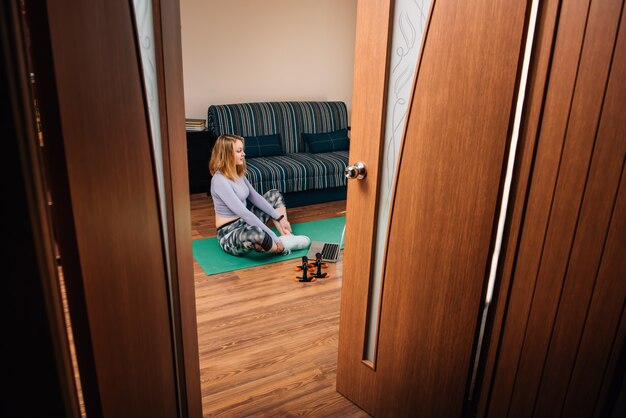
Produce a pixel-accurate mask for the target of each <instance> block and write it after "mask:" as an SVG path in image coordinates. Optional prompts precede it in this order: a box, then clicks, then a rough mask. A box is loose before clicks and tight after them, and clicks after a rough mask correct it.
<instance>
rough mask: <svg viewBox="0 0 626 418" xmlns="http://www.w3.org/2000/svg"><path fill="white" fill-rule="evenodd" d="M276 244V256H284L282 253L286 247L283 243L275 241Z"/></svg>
mask: <svg viewBox="0 0 626 418" xmlns="http://www.w3.org/2000/svg"><path fill="white" fill-rule="evenodd" d="M274 244H276V250H275V251H274V252H275V253H276V254H282V252H283V251H285V246H284V245H283V243H282V242H280V241H275V242H274Z"/></svg>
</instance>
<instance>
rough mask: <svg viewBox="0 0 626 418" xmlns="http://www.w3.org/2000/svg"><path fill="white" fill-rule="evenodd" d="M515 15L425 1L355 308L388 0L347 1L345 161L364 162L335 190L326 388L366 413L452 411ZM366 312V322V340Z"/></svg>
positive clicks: (465, 370)
mask: <svg viewBox="0 0 626 418" xmlns="http://www.w3.org/2000/svg"><path fill="white" fill-rule="evenodd" d="M528 7H529V6H528V2H526V1H521V2H512V1H492V0H477V1H470V2H457V1H453V0H433V2H432V5H431V12H430V17H429V20H428V24H427V27H426V30H425V35H424V40H423V43H422V50H421V56H420V59H419V61H418V67H417V72H416V77H415V84H414V87H413V95H412V102H411V105H410V108H409V113H408V118H407V124H406V127H405V134H404V138H403V145H402V147H401V152H400V160H399V165H398V169H397V172H396V180H395V184H394V193H393V199H392V203H391V210H390V222H389V227H388V230H387V237H386V244H385V246H386V251H385V263H384V268H383V276H382V286H381V290H380V292H381V294H380V303H379V305H378V306H372V307H368V300H369V299H371V295H370V292H371V291H372V290H371V289H372V286H371V283H370V276H371V275H372V265H373V264H374V263H373V260H372V254H373V248H374V236H375V232H374V230H375V225H374V224H375V219H376V210H377V209H376V207H375V205H374V204H373V202H376V200H377V199H376V196H377V192H378V182H379V173H380V169H379V160H380V155H381V154H380V153H381V146H380V143H381V137H382V132H383V126H384V123H385V121H384V117H383V115H384V108H385V97H386V96H385V92H386V88H385V84H386V79H387V60H388V57H389V51H388V50H389V23H390V17H391V16H392V15H393V13H392V2H391V1H389V0H378V1H360V2H359V3H358V11H357V36H356V53H355V77H354V95H353V111H352V122H351V125H352V141H351V151H350V163H352V164H354V163H355V162H356V161H362V162H364V163H365V165H366V167H367V176H366V177H365V178H364V179H362V180H354V181H351V182H350V185H349V188H348V205H347V214H348V215H347V228H346V230H347V233H346V250H345V254H344V276H343V277H344V282H343V293H342V303H341V324H340V337H339V360H338V370H337V389H338V391H339V392H341V393H342V394H344V395H345V396H346V397H348V398H349V399H351V400H352V401H354V402H355V403H356V404H357V405H359V406H360V407H362V408H363V409H365V410H366V411H368V412H369V413H371V414H373V415H375V416H377V417H383V416H390V417H399V416H410V415H417V416H422V417H458V416H461V413H462V412H463V409H464V405H465V399H466V398H467V390H468V389H467V388H468V386H469V380H470V378H471V367H472V360H473V350H474V342H475V336H476V332H477V324H478V318H479V313H480V312H479V311H480V308H481V304H482V302H481V301H482V296H483V293H484V289H485V284H486V276H487V273H486V272H487V271H488V265H489V259H490V255H491V247H492V237H493V235H494V231H495V225H496V223H497V222H496V221H497V219H496V218H497V212H498V209H499V195H500V189H501V182H502V180H501V178H502V174H503V168H504V167H505V164H506V158H507V150H508V144H509V136H510V130H511V126H512V114H513V111H514V108H515V101H516V85H517V81H518V74H519V71H520V67H521V60H522V52H523V47H524V42H525V36H524V35H525V26H526V20H527V15H528ZM372 310H373V311H374V312H375V314H376V315H374V316H373V318H377V319H375V321H376V324H375V325H377V326H376V327H374V328H375V329H376V331H375V332H374V333H373V334H372V333H370V335H371V336H373V338H371V339H368V338H366V330H367V329H368V325H369V324H368V319H367V318H368V313H369V312H371V311H372ZM369 321H370V322H371V321H372V320H371V319H370V320H369ZM372 344H373V347H372V346H371V345H372ZM367 345H369V347H368V346H367ZM367 352H373V353H374V354H373V356H371V357H368V356H366V355H365V353H367Z"/></svg>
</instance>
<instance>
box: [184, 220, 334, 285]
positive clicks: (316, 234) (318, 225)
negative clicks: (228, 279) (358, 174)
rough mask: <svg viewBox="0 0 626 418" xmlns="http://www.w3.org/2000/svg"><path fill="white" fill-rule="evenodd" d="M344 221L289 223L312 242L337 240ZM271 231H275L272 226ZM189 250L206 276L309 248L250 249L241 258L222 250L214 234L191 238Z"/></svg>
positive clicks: (302, 252) (299, 254)
mask: <svg viewBox="0 0 626 418" xmlns="http://www.w3.org/2000/svg"><path fill="white" fill-rule="evenodd" d="M345 224H346V217H345V216H340V217H337V218H329V219H322V220H320V221H311V222H304V223H301V224H292V225H291V228H292V229H293V234H294V235H306V236H307V237H309V238H311V241H327V242H339V241H340V240H341V233H342V232H343V227H344V225H345ZM274 231H276V230H275V229H274ZM192 249H193V256H194V258H195V259H196V261H197V262H198V264H200V267H202V270H204V272H205V273H206V274H207V276H210V275H212V274H217V273H224V272H226V271H233V270H239V269H247V268H250V267H256V266H261V265H263V264H270V263H277V262H279V261H283V260H291V259H294V258H301V257H302V256H305V255H306V253H307V252H308V249H304V250H298V251H293V252H292V253H291V254H289V255H276V254H268V253H259V252H256V251H250V252H249V253H248V254H247V255H245V256H243V257H235V256H234V255H230V254H228V253H226V252H224V250H222V248H221V247H220V246H219V244H218V243H217V238H216V237H212V238H204V239H198V240H194V241H192Z"/></svg>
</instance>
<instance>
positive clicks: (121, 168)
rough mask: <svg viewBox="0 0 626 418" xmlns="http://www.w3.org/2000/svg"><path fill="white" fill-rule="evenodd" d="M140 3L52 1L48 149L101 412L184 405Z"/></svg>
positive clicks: (170, 412) (74, 306)
mask: <svg viewBox="0 0 626 418" xmlns="http://www.w3.org/2000/svg"><path fill="white" fill-rule="evenodd" d="M131 7H132V2H89V3H84V2H64V3H63V4H59V3H58V2H47V13H48V15H47V18H48V23H49V25H50V28H49V29H50V34H49V42H50V45H49V48H50V51H51V52H50V54H51V57H53V59H50V61H49V62H48V63H46V64H48V65H51V64H53V65H54V66H53V68H52V69H50V68H48V67H46V66H45V65H42V62H39V64H40V65H39V66H38V68H39V70H40V71H41V73H43V72H44V68H45V72H47V74H46V77H54V78H53V79H47V80H46V81H48V82H47V83H42V85H41V86H40V88H41V93H42V102H45V103H42V124H43V130H44V141H45V143H46V148H45V150H46V153H47V154H48V156H49V157H50V162H51V166H50V169H51V170H50V184H51V190H52V201H53V203H54V205H53V212H54V215H55V222H56V225H55V226H56V228H57V233H58V237H57V238H58V242H59V248H60V253H61V260H62V267H63V273H64V277H65V282H66V285H67V293H68V303H69V307H70V313H71V318H72V325H73V327H74V331H75V335H76V352H77V358H78V362H79V368H80V373H81V378H82V379H83V395H84V399H85V406H86V410H87V414H88V415H89V416H95V417H97V416H176V415H177V413H178V406H177V393H176V377H175V371H174V354H173V352H172V333H171V323H170V317H169V306H170V305H169V300H168V292H167V289H168V284H167V272H166V260H165V252H164V239H163V235H162V226H161V221H160V214H159V207H158V198H157V189H156V178H155V177H156V173H155V167H154V163H153V158H154V157H153V154H152V145H151V137H150V127H149V124H148V123H149V122H148V120H149V119H148V108H147V104H146V102H145V100H144V88H143V76H142V71H141V65H140V57H139V55H138V54H139V52H138V48H137V47H136V45H137V40H136V38H135V31H134V27H133V22H134V18H133V13H132V11H131ZM68 10H71V13H68ZM40 39H41V40H42V42H43V40H44V39H45V38H40ZM38 46H39V47H40V48H41V49H42V50H43V49H45V48H46V47H48V45H43V44H40V45H38ZM38 75H39V72H38V73H37V76H38ZM43 79H44V78H43V74H42V80H43ZM38 80H39V79H38ZM52 127H56V128H57V129H51V128H52Z"/></svg>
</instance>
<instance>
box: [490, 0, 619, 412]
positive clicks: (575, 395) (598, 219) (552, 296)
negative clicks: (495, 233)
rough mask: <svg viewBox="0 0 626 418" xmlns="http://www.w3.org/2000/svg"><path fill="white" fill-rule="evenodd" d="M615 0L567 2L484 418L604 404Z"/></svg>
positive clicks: (613, 349) (609, 374)
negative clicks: (611, 0) (494, 371)
mask: <svg viewBox="0 0 626 418" xmlns="http://www.w3.org/2000/svg"><path fill="white" fill-rule="evenodd" d="M622 9H623V2H622V1H617V2H590V3H589V2H587V3H581V2H573V1H568V2H563V3H562V7H561V10H560V17H559V25H558V26H557V27H556V28H555V34H554V39H555V43H554V46H553V48H554V50H553V59H552V68H551V72H550V78H549V80H550V82H549V84H548V85H547V86H545V87H544V86H539V87H538V90H537V91H538V92H540V93H545V95H546V102H545V105H544V109H545V111H544V114H543V115H542V121H541V126H542V129H541V131H540V132H539V134H538V138H537V141H538V148H537V151H536V156H535V166H534V168H533V170H532V172H531V173H530V174H529V178H530V180H531V186H530V190H529V195H528V202H527V209H526V216H525V220H524V223H523V230H522V234H521V240H520V243H519V249H518V251H519V253H518V257H517V260H516V269H515V271H514V273H513V278H512V281H513V285H512V287H511V289H510V300H509V303H508V306H507V312H506V315H505V317H504V318H505V319H504V322H503V324H504V325H503V330H502V336H503V337H502V341H501V345H500V347H499V353H498V355H499V358H498V363H497V365H496V367H495V368H496V373H495V378H494V382H493V384H492V385H491V389H490V390H491V394H490V407H489V408H488V409H487V413H486V415H488V416H494V417H500V416H520V417H522V416H524V417H525V416H536V417H552V416H594V415H595V416H604V415H605V414H607V413H608V411H606V410H605V409H604V408H605V407H606V406H607V405H608V404H607V392H608V388H609V387H610V386H611V384H612V382H613V379H614V375H615V369H616V364H617V361H618V360H617V359H618V358H619V357H620V353H621V352H622V344H623V335H624V332H626V329H625V326H624V324H623V323H620V321H621V319H622V318H623V315H624V312H623V304H624V300H625V298H626V288H625V285H626V281H625V280H624V265H623V263H624V261H623V260H622V259H623V251H624V248H626V242H625V241H624V236H625V234H624V232H623V229H622V228H623V226H624V219H623V217H624V212H623V206H622V205H623V204H624V203H623V199H624V198H623V196H622V194H623V193H624V181H623V178H624V177H623V176H624V175H623V170H624V158H625V155H626V141H624V138H626V131H625V129H626V128H625V126H626V119H625V116H624V112H623V108H624V106H625V102H624V100H625V98H626V90H625V89H626V85H625V83H624V80H625V75H626V74H625V73H624V71H625V68H626V65H625V64H626V58H625V55H626V54H625V53H624V51H625V50H626V49H625V45H626V30H625V28H626V26H625V22H624V19H623V17H622V16H621V13H622ZM620 19H621V21H620ZM618 27H619V30H618ZM543 47H544V48H546V49H547V50H549V49H550V48H552V47H550V46H543ZM528 139H529V140H531V141H534V138H528ZM522 205H523V201H520V202H519V203H517V204H516V206H518V207H523V206H522ZM618 231H619V232H618ZM513 248H514V247H513ZM620 251H621V253H622V256H618V255H617V254H618V253H619V252H620ZM503 300H505V301H506V298H504V299H503ZM503 303H506V302H503Z"/></svg>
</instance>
